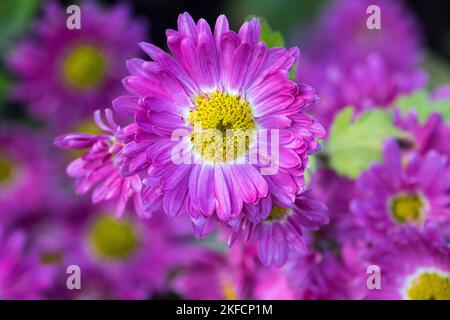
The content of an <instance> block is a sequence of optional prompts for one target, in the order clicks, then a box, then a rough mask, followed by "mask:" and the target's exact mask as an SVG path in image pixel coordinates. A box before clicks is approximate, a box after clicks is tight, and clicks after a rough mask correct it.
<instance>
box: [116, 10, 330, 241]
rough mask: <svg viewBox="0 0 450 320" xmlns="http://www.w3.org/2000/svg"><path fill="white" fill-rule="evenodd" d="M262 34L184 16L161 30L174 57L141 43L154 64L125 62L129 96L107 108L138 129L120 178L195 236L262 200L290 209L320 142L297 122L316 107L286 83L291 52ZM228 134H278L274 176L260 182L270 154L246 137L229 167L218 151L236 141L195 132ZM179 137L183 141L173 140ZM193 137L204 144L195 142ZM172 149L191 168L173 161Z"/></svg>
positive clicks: (317, 129)
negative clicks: (187, 223)
mask: <svg viewBox="0 0 450 320" xmlns="http://www.w3.org/2000/svg"><path fill="white" fill-rule="evenodd" d="M259 36H260V24H259V22H258V20H257V19H252V20H251V21H249V22H246V23H244V24H243V25H242V27H241V28H240V30H239V32H238V33H237V32H234V31H231V30H230V29H229V26H228V21H227V19H226V17H225V16H223V15H222V16H220V17H219V18H218V19H217V21H216V25H215V29H214V32H213V31H212V30H211V28H210V26H209V25H208V23H207V22H206V21H205V20H203V19H200V20H199V21H198V23H197V24H196V23H195V22H194V20H193V19H192V17H191V16H190V15H189V14H188V13H184V14H181V15H180V16H179V18H178V30H177V31H175V30H167V42H168V47H169V48H170V50H171V51H172V53H173V56H171V55H169V54H167V53H166V52H164V51H162V50H161V49H159V48H157V47H156V46H154V45H152V44H148V43H141V46H142V48H143V50H144V51H145V52H146V53H147V54H148V55H149V56H150V57H151V58H152V60H153V61H151V62H148V61H143V60H140V59H133V60H130V61H129V62H128V68H129V71H130V73H131V74H132V75H131V76H129V77H127V78H125V80H124V85H125V87H126V88H127V90H128V91H129V92H130V95H129V96H122V97H119V98H118V99H116V100H115V101H114V102H113V104H114V107H115V108H116V109H117V110H122V111H124V110H126V111H129V112H131V113H132V114H133V115H134V116H135V119H136V123H137V126H138V130H137V132H136V134H135V136H134V140H133V141H131V142H129V143H127V145H126V146H125V147H124V149H122V151H121V152H120V153H119V155H118V159H119V158H120V160H119V161H120V164H121V173H122V174H123V175H124V176H130V175H135V174H137V173H141V174H142V175H143V184H144V186H143V188H142V198H143V202H144V208H145V209H146V210H151V211H153V210H154V211H156V210H159V209H163V210H164V211H165V212H166V213H167V214H168V215H171V216H174V215H177V214H180V213H184V214H188V215H189V216H190V217H191V219H192V221H193V222H194V224H195V225H196V228H194V230H195V232H196V235H197V236H198V237H200V236H204V235H205V234H206V233H207V232H205V230H207V229H208V228H207V227H208V225H209V221H210V220H214V219H218V220H220V221H227V220H229V219H231V218H236V217H238V216H239V215H240V214H241V211H242V207H243V206H244V204H254V203H257V202H258V201H259V200H260V199H264V198H266V197H268V195H271V196H273V197H275V198H276V200H277V201H278V202H279V203H281V204H282V205H284V206H286V207H288V206H290V205H292V204H293V202H294V201H295V197H296V195H297V194H298V193H299V192H300V191H302V189H303V186H304V182H303V176H302V172H303V171H304V169H305V166H306V165H307V162H308V154H309V153H311V152H314V151H317V150H318V143H317V139H318V138H319V137H323V135H324V134H325V132H324V130H323V128H322V127H321V126H320V125H319V124H318V123H317V122H315V121H314V120H312V119H310V118H309V117H308V116H306V115H305V114H304V109H305V108H306V107H307V106H309V105H311V104H312V103H313V102H315V101H316V96H315V94H314V91H313V89H312V88H311V87H309V86H307V85H297V84H295V83H294V82H292V81H290V80H289V77H288V73H289V70H290V69H291V67H292V65H293V64H294V62H295V60H296V58H297V56H298V49H297V48H292V49H289V50H287V49H285V48H267V46H266V45H265V44H264V43H263V42H260V41H259ZM217 106H220V108H217ZM226 128H229V129H233V130H235V132H236V131H240V132H241V133H242V132H243V131H246V130H249V131H250V132H252V135H251V136H253V135H254V134H256V132H257V129H258V132H261V131H260V130H259V129H266V130H267V134H268V135H269V137H270V134H271V133H272V132H275V131H276V132H278V133H279V145H278V147H279V159H272V161H273V162H272V164H273V165H275V166H277V167H278V168H279V170H278V171H277V172H276V173H274V174H273V175H262V174H261V169H262V168H265V167H267V162H266V163H265V164H263V162H264V161H263V160H264V159H266V160H267V155H263V154H262V152H263V150H262V148H261V146H258V143H256V142H255V141H256V140H255V141H254V140H253V138H250V139H247V140H245V142H243V143H241V145H240V148H239V150H240V151H239V152H241V153H239V154H236V153H235V154H234V157H233V158H232V159H230V158H228V157H223V156H225V154H224V153H223V150H224V149H223V148H222V147H223V146H224V145H228V146H230V145H234V143H235V142H236V140H235V139H237V136H235V135H234V134H235V133H233V135H232V136H231V137H226V138H224V137H223V136H222V137H219V138H218V139H221V140H222V139H223V140H222V141H223V142H224V144H217V143H219V140H216V139H217V137H218V135H217V131H214V132H215V134H214V137H211V136H209V137H208V136H207V133H205V132H204V131H202V130H203V129H208V130H209V131H210V132H211V130H219V131H220V132H221V133H223V134H225V131H226ZM176 130H183V133H184V134H183V135H182V136H181V137H179V139H176V141H174V139H172V136H171V135H172V133H174V132H175V131H176ZM178 133H179V131H178ZM261 134H263V133H261ZM200 138H201V139H203V142H202V143H201V144H199V143H193V140H195V139H198V140H199V139H200ZM198 140H197V141H198ZM236 144H237V142H236ZM220 145H222V147H220ZM176 147H177V148H180V149H182V150H183V151H185V153H184V156H186V153H187V154H188V155H187V156H189V155H192V156H193V159H195V161H191V162H190V163H188V164H185V163H183V164H176V163H174V161H172V157H171V156H172V151H173V150H174V148H176ZM264 149H266V148H264ZM265 151H266V150H264V152H265ZM238 158H239V160H238ZM250 158H251V159H253V160H256V164H253V163H252V161H250V160H249V159H250ZM241 160H244V161H242V162H244V163H241ZM199 162H200V163H199Z"/></svg>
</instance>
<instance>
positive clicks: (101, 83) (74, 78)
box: [9, 1, 145, 128]
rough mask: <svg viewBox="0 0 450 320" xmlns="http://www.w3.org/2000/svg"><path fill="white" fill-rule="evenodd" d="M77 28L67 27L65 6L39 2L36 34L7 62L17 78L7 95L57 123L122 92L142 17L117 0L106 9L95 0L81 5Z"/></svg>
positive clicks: (142, 36) (141, 28)
mask: <svg viewBox="0 0 450 320" xmlns="http://www.w3.org/2000/svg"><path fill="white" fill-rule="evenodd" d="M80 7H81V29H69V28H68V27H67V25H66V20H67V19H68V15H67V14H66V10H65V8H63V7H61V6H60V5H59V4H58V3H57V2H56V1H48V2H46V4H45V5H44V17H43V18H42V20H39V21H37V22H36V23H35V24H34V25H33V26H34V27H33V29H34V30H35V34H34V35H33V37H30V38H29V39H26V40H24V41H23V42H22V43H21V44H20V45H19V47H18V48H17V49H16V50H14V51H13V52H12V53H11V56H10V59H9V64H10V68H11V70H12V71H13V72H14V73H15V74H16V75H17V76H18V78H19V82H18V84H17V85H15V86H14V87H13V88H12V97H13V98H14V99H17V100H19V101H23V102H24V103H26V104H27V106H28V111H29V113H30V115H32V116H35V117H38V118H41V119H44V120H46V121H48V122H50V123H51V124H52V125H53V126H55V127H57V128H62V127H63V126H65V125H67V124H73V123H76V122H77V121H79V120H80V119H81V118H83V117H86V116H87V115H89V114H90V113H91V112H92V111H93V110H95V109H97V108H102V107H103V106H105V105H109V104H110V101H111V100H112V99H113V98H114V97H116V96H117V95H119V94H120V93H121V92H122V87H121V83H120V81H121V80H122V78H123V77H124V76H125V74H126V69H125V63H124V61H125V60H126V59H129V58H130V57H133V56H135V55H136V54H137V49H138V47H137V43H138V42H139V41H141V40H142V39H145V23H144V22H143V21H141V20H136V19H134V20H133V21H131V17H130V9H129V7H128V6H127V5H124V4H121V5H117V6H114V7H112V8H111V9H108V10H102V9H100V8H99V7H98V6H97V5H96V4H95V2H93V1H85V2H82V3H81V5H80Z"/></svg>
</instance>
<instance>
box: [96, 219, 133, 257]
mask: <svg viewBox="0 0 450 320" xmlns="http://www.w3.org/2000/svg"><path fill="white" fill-rule="evenodd" d="M90 241H91V246H92V248H93V250H94V251H95V252H96V253H97V254H98V255H99V256H101V257H104V258H108V259H112V260H122V259H124V258H126V257H127V256H129V255H130V254H132V253H133V252H134V250H135V249H136V248H137V246H138V239H137V234H136V232H135V230H134V228H133V226H132V225H131V224H130V223H129V222H126V221H123V220H118V219H115V218H113V217H103V218H100V219H98V220H97V221H96V222H95V223H94V225H93V226H92V229H91V231H90Z"/></svg>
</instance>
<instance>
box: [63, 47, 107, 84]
mask: <svg viewBox="0 0 450 320" xmlns="http://www.w3.org/2000/svg"><path fill="white" fill-rule="evenodd" d="M105 73H106V59H105V57H104V55H103V54H102V53H101V52H100V51H99V50H98V49H97V48H94V47H93V46H90V45H80V46H78V47H75V48H74V49H73V50H72V51H71V52H70V53H69V54H68V55H67V56H66V58H65V59H64V62H63V74H64V78H65V80H66V81H67V82H68V83H69V84H70V85H72V86H73V87H75V88H76V89H79V90H86V89H90V88H92V87H95V86H97V85H98V84H99V83H100V82H101V81H102V80H103V79H104V77H105Z"/></svg>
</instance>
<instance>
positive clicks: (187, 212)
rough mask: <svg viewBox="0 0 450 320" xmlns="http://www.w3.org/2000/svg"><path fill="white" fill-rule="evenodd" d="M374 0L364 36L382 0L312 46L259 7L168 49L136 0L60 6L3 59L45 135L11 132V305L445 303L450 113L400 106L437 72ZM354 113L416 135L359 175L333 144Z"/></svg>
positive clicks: (350, 11) (3, 275) (388, 147)
mask: <svg viewBox="0 0 450 320" xmlns="http://www.w3.org/2000/svg"><path fill="white" fill-rule="evenodd" d="M377 3H378V5H379V6H380V7H381V9H382V12H383V28H382V29H381V30H368V29H366V21H365V19H366V17H367V15H366V8H367V6H368V5H369V4H370V1H369V0H367V1H366V0H363V1H360V0H348V1H347V0H345V1H343V0H342V1H337V0H336V1H332V2H331V4H329V5H327V6H325V7H324V11H323V12H322V14H321V15H320V16H319V18H318V20H317V23H316V24H314V25H313V26H312V30H311V32H310V33H309V34H310V37H309V38H308V39H306V40H305V42H304V43H302V54H300V51H299V49H298V48H297V47H293V48H284V47H270V46H269V44H268V43H266V42H265V41H264V39H263V37H262V32H261V23H260V20H259V19H258V18H252V19H250V20H248V21H246V22H244V23H243V24H242V25H241V27H240V28H239V30H238V31H233V30H231V29H230V26H229V22H228V20H227V18H226V17H225V16H224V15H221V16H219V17H218V18H217V20H216V21H215V24H214V26H213V27H211V26H210V24H208V22H207V21H205V20H204V19H199V20H198V21H197V22H196V21H194V19H193V18H192V17H191V16H190V15H189V14H188V13H182V14H180V15H179V17H178V21H177V28H176V30H172V29H168V30H167V31H166V37H167V48H168V49H169V50H168V51H165V50H163V49H161V48H159V47H157V46H155V45H153V44H151V43H147V42H142V41H145V40H146V36H145V29H146V24H145V23H143V22H142V20H140V19H138V18H136V19H135V18H132V17H131V10H130V8H128V6H126V5H117V6H112V7H110V8H109V9H104V8H100V7H99V6H97V5H96V4H95V2H93V1H85V2H83V3H82V4H81V6H82V8H83V28H82V29H81V30H68V29H67V28H66V24H65V23H66V21H65V17H66V15H65V12H64V10H63V8H62V7H61V6H59V5H57V4H56V2H54V1H50V2H48V3H46V4H45V5H44V16H43V17H42V18H41V19H40V20H38V22H37V24H36V28H35V32H34V33H33V36H32V37H28V38H26V39H25V40H24V41H23V42H22V43H21V44H20V45H19V46H17V48H15V49H14V50H12V51H11V53H10V56H9V59H8V62H9V63H8V65H9V67H10V70H11V72H12V73H13V74H15V75H16V76H17V78H18V80H17V83H16V84H14V85H13V86H12V89H11V92H10V96H11V98H12V99H14V101H18V102H21V103H23V104H24V105H25V106H26V110H27V115H28V116H30V117H31V118H36V119H40V120H44V123H45V125H46V126H47V130H46V131H44V130H42V132H41V131H39V130H34V131H33V130H32V129H25V127H22V126H18V125H12V124H11V125H8V127H5V128H3V127H2V129H0V142H1V144H0V205H1V206H2V212H0V218H1V219H0V298H6V299H147V298H152V297H172V296H179V297H181V298H187V299H308V300H311V299H419V300H423V299H440V300H441V299H446V300H449V299H450V246H449V244H448V238H449V236H450V148H449V144H448V139H449V138H450V124H449V123H446V121H447V120H448V119H446V118H445V115H444V114H441V113H439V112H435V113H431V114H430V115H428V116H427V117H426V120H425V121H421V115H419V114H418V112H416V111H414V110H413V109H412V110H410V112H409V113H406V114H405V113H404V112H402V110H400V109H399V108H398V106H397V105H396V99H397V98H398V97H399V96H401V95H404V94H409V93H411V92H413V91H414V90H416V89H421V88H423V86H424V85H425V83H426V78H427V77H426V74H425V72H424V71H423V70H422V69H421V68H420V63H421V53H422V52H421V51H422V47H421V39H420V36H419V33H420V30H419V28H418V26H417V24H416V21H415V19H414V17H413V16H412V15H411V14H410V13H409V12H407V11H405V8H404V7H403V5H402V4H400V3H397V2H392V1H387V0H380V1H378V2H377ZM337 29H339V32H338V33H336V32H335V31H336V30H337ZM111 30H114V32H111ZM394 43H395V45H396V46H397V47H398V48H401V50H399V49H398V48H394V47H393V44H394ZM139 47H140V49H141V50H138V49H139ZM139 51H141V52H139ZM141 53H145V54H146V55H147V56H148V57H147V58H139V55H140V54H141ZM295 67H296V72H295V80H293V79H292V75H293V74H294V73H293V72H292V71H293V69H294V68H295ZM449 93H450V90H449V87H448V86H444V87H441V88H439V89H438V90H436V91H434V92H433V93H431V94H430V95H429V97H428V99H429V100H430V101H433V102H443V101H448V100H449V98H450V94H449ZM348 106H352V107H353V109H354V111H355V112H354V114H353V115H354V119H352V120H354V121H357V120H358V118H359V117H363V116H364V114H365V113H366V112H368V110H369V111H370V110H371V109H374V108H380V109H382V110H383V112H386V113H387V114H389V115H390V116H392V117H391V118H392V123H391V125H392V127H393V128H394V127H395V129H396V130H398V131H399V132H401V133H402V134H403V135H402V136H401V137H400V138H399V137H389V138H388V139H386V140H384V141H380V143H379V144H380V146H379V148H380V157H379V159H378V160H376V159H375V160H374V161H373V162H372V163H371V164H370V165H369V166H367V167H366V168H364V170H362V172H361V173H359V174H358V176H357V177H356V178H355V177H349V176H344V175H342V173H339V172H338V170H336V168H334V167H333V164H332V163H331V161H329V160H330V159H329V158H328V157H329V156H330V153H329V152H328V151H327V149H326V148H327V146H328V143H329V140H328V136H327V131H329V128H332V127H333V125H334V123H335V118H336V115H337V114H338V113H339V112H340V111H341V110H342V109H344V108H345V107H348ZM412 107H414V106H412ZM94 110H96V111H94ZM92 114H93V120H94V121H92V120H90V119H91V118H92ZM371 129H373V128H370V127H369V128H367V130H371ZM63 131H64V132H71V131H76V132H75V133H65V134H61V132H63ZM55 137H56V138H55ZM364 139H365V137H360V140H361V143H364ZM52 142H53V144H52ZM349 143H350V142H349ZM321 145H322V146H321ZM55 146H57V147H58V148H55ZM321 148H324V151H322V150H321ZM230 151H231V152H230ZM355 156H356V155H355ZM313 158H314V160H312V159H313ZM67 163H69V164H68V165H67ZM66 165H67V167H66V174H67V176H69V177H70V178H73V180H74V181H75V182H74V184H75V193H76V194H77V195H78V196H74V195H73V193H74V192H73V188H72V187H71V183H70V179H67V177H65V176H64V167H65V166H66ZM88 195H89V196H88ZM192 235H193V236H194V237H193V236H192ZM194 238H196V239H194ZM68 266H77V267H79V268H80V269H81V270H82V272H83V287H82V289H81V290H69V289H68V287H67V285H66V280H67V267H68ZM374 267H375V269H373V268H374ZM368 270H379V271H380V272H381V273H380V277H381V279H382V280H381V281H382V283H383V285H382V287H378V286H377V281H375V282H374V283H373V285H374V287H375V288H373V287H371V286H369V285H368Z"/></svg>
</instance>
